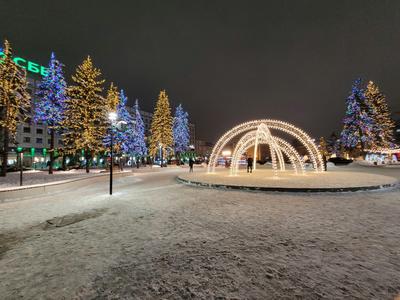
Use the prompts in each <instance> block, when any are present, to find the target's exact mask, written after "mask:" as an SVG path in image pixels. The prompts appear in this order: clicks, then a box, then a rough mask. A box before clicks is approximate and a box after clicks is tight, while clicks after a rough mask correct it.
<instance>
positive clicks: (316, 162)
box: [208, 119, 324, 173]
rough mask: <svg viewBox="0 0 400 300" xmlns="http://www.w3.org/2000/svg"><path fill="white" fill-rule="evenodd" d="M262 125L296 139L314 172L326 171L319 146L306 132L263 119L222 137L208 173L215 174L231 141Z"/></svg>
mask: <svg viewBox="0 0 400 300" xmlns="http://www.w3.org/2000/svg"><path fill="white" fill-rule="evenodd" d="M261 124H265V125H266V126H267V127H268V128H269V129H275V130H278V131H283V132H285V133H287V134H289V135H291V136H293V137H294V138H296V139H297V140H298V141H299V142H300V143H301V144H302V145H304V147H305V148H306V150H307V153H308V156H309V158H310V160H311V163H312V165H313V168H314V170H315V171H317V172H318V171H320V172H322V171H324V164H323V161H322V156H321V154H320V152H319V150H318V148H317V146H316V145H315V143H314V141H313V140H312V139H311V137H310V136H309V135H308V134H307V133H306V132H304V131H303V130H301V129H300V128H298V127H296V126H294V125H292V124H290V123H287V122H283V121H278V120H271V119H262V120H254V121H249V122H245V123H242V124H239V125H237V126H235V127H233V128H232V129H230V130H228V131H227V132H226V133H225V134H224V135H222V137H221V138H220V139H219V140H218V141H217V143H216V144H215V146H214V148H213V151H212V153H211V156H210V160H209V164H208V172H209V173H212V172H215V167H216V165H217V160H218V156H219V155H220V153H221V152H222V150H223V148H224V147H225V146H226V145H227V143H228V142H229V141H230V140H232V139H233V138H234V137H236V136H238V135H240V134H242V133H244V132H248V131H251V130H257V128H258V126H259V125H261Z"/></svg>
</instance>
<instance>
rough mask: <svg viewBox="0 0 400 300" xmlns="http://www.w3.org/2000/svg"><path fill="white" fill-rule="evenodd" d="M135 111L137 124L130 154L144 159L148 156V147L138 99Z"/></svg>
mask: <svg viewBox="0 0 400 300" xmlns="http://www.w3.org/2000/svg"><path fill="white" fill-rule="evenodd" d="M134 111H135V115H134V120H135V124H134V130H133V135H132V139H131V144H130V147H131V151H130V152H131V153H132V154H133V155H135V156H136V157H143V156H145V155H146V154H147V147H146V141H145V132H144V130H145V128H144V122H143V119H142V116H141V114H140V109H139V101H138V100H137V99H136V101H135V106H134Z"/></svg>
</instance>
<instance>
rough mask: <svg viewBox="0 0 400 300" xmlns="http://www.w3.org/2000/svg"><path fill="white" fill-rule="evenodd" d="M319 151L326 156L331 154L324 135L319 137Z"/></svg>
mask: <svg viewBox="0 0 400 300" xmlns="http://www.w3.org/2000/svg"><path fill="white" fill-rule="evenodd" d="M318 146H319V147H318V148H319V151H320V152H321V155H322V156H324V157H327V156H329V151H328V144H327V142H326V140H325V138H324V137H323V136H321V137H320V138H319V145H318Z"/></svg>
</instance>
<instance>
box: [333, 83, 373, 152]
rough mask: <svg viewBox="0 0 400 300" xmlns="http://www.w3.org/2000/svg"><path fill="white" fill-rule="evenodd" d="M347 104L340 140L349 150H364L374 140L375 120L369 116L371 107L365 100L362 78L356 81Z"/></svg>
mask: <svg viewBox="0 0 400 300" xmlns="http://www.w3.org/2000/svg"><path fill="white" fill-rule="evenodd" d="M346 106H347V109H346V116H345V118H344V119H343V130H342V132H341V135H340V142H341V144H342V145H343V147H344V148H345V149H346V150H348V151H352V150H354V149H359V150H361V151H363V150H364V149H366V148H368V147H369V146H370V144H371V143H372V142H373V126H374V122H373V119H372V118H371V117H370V116H369V113H370V108H369V107H368V106H367V104H366V102H365V97H364V90H363V89H362V88H361V80H360V79H357V80H356V81H355V82H354V84H353V87H352V90H351V93H350V96H349V97H348V98H347V100H346Z"/></svg>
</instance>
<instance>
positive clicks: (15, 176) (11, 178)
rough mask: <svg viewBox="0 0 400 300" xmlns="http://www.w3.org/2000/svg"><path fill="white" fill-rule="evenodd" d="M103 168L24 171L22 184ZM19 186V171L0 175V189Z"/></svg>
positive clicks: (98, 172)
mask: <svg viewBox="0 0 400 300" xmlns="http://www.w3.org/2000/svg"><path fill="white" fill-rule="evenodd" d="M151 170H152V168H151V167H141V168H139V169H136V168H129V167H128V168H124V169H123V172H135V173H141V172H146V171H147V172H148V171H151ZM107 172H108V171H106V170H105V169H90V172H89V173H86V170H85V169H72V170H68V171H54V173H53V174H49V173H48V171H47V170H44V171H38V170H32V171H24V172H23V185H24V186H29V185H37V184H46V183H51V182H57V181H63V180H69V179H75V178H84V177H90V176H93V175H98V174H101V173H107ZM114 172H119V169H118V168H114ZM19 186H20V173H19V172H11V173H8V174H7V176H6V177H0V190H1V189H2V188H3V189H4V188H9V187H19Z"/></svg>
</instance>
